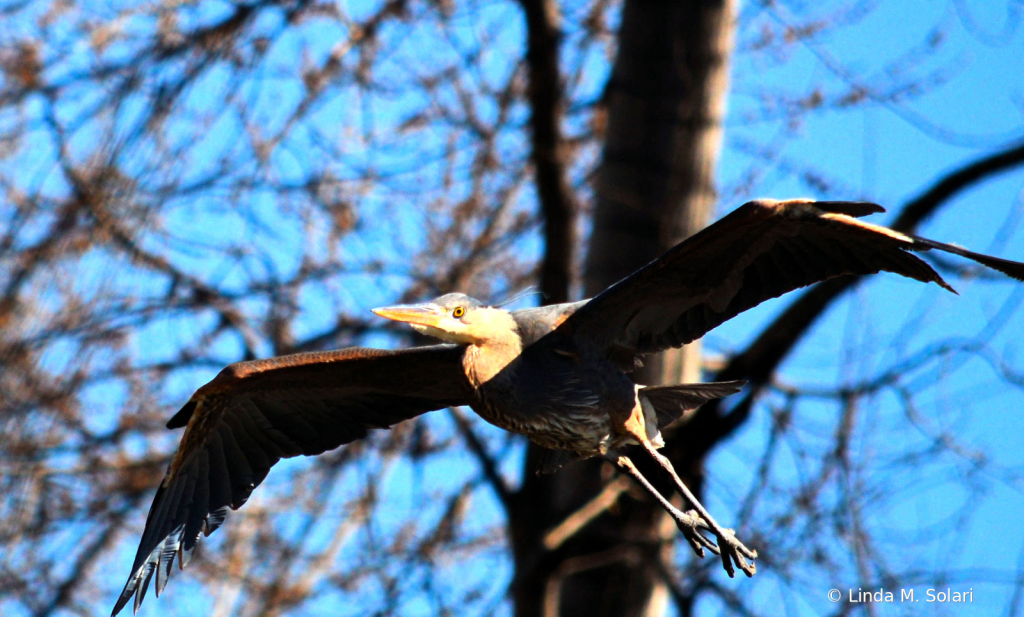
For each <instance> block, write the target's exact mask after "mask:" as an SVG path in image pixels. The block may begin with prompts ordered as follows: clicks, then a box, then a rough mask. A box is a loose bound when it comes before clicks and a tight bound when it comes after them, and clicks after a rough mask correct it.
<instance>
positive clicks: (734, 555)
mask: <svg viewBox="0 0 1024 617" xmlns="http://www.w3.org/2000/svg"><path fill="white" fill-rule="evenodd" d="M672 518H673V519H675V521H676V527H678V528H679V531H681V532H682V534H683V537H684V538H686V541H687V542H689V543H690V547H691V548H693V552H695V553H697V556H698V557H700V558H701V559H703V558H704V555H705V553H704V549H707V550H709V551H711V552H712V553H714V554H715V555H718V556H720V557H721V558H722V566H723V567H724V568H725V571H726V572H728V574H729V576H730V577H733V576H735V575H736V568H737V567H738V568H739V569H740V570H742V571H743V573H744V574H746V575H747V576H748V577H750V576H754V574H756V573H757V565H756V564H754V563H753V561H747V559H750V560H754V559H757V551H755V550H752V549H749V548H747V547H746V546H745V545H744V544H743V543H742V542H740V541H739V539H737V538H736V533H735V532H734V531H733V530H732V529H723V528H721V527H719V532H720V533H719V532H716V531H715V530H714V529H713V528H712V526H711V525H709V524H708V522H707V521H706V520H704V518H703V517H701V515H700V513H698V512H697V511H696V510H689V511H688V512H681V511H679V510H676V511H675V512H672ZM705 531H710V532H711V533H713V534H715V537H716V538H717V539H718V544H717V545H716V544H715V543H714V542H713V541H711V539H710V538H708V537H707V536H706V535H704V533H703V532H705ZM734 564H735V565H734Z"/></svg>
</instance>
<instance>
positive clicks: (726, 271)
mask: <svg viewBox="0 0 1024 617" xmlns="http://www.w3.org/2000/svg"><path fill="white" fill-rule="evenodd" d="M877 212H884V210H883V209H882V207H881V206H878V205H876V204H872V203H864V202H836V201H819V202H815V201H810V200H800V199H795V200H790V201H772V200H758V201H752V202H749V203H746V204H744V205H742V206H740V207H739V208H737V209H736V210H734V211H733V212H731V213H729V214H728V215H726V216H725V217H723V218H722V219H721V220H719V221H717V222H715V223H713V224H712V225H710V226H708V227H707V228H705V229H703V230H701V231H700V232H698V233H697V234H694V235H693V236H691V237H690V238H687V239H686V240H684V241H683V242H681V243H679V244H677V245H676V246H674V247H673V248H671V249H669V250H668V251H667V252H666V253H665V254H664V255H662V256H661V257H658V258H657V259H655V260H654V261H652V262H651V263H649V264H647V265H646V266H644V267H643V268H640V269H639V270H637V271H636V272H634V273H633V274H631V275H629V276H628V277H626V278H624V279H622V280H621V281H619V282H618V283H615V284H614V285H612V286H611V287H609V288H608V289H606V290H605V291H603V292H601V293H600V294H598V295H597V296H595V297H594V298H593V299H592V300H591V301H590V302H588V303H586V304H585V305H583V306H582V307H581V308H580V309H579V310H577V311H576V312H575V313H574V314H573V315H572V316H570V317H568V318H567V319H566V320H565V321H564V323H563V324H561V325H560V326H559V327H560V329H561V330H562V331H563V332H565V333H568V334H570V335H571V336H573V337H574V338H577V339H580V338H583V339H586V340H587V341H588V342H589V343H590V344H591V345H593V346H596V347H598V348H600V349H604V350H606V351H607V352H608V353H609V354H611V355H614V354H620V355H622V354H625V355H631V354H637V353H651V352H656V351H661V350H664V349H668V348H670V347H680V346H682V345H685V344H686V343H689V342H691V341H694V340H696V339H699V338H700V337H702V336H704V334H705V333H706V332H707V331H709V330H711V329H712V328H714V327H715V326H717V325H719V324H721V323H722V322H724V321H726V320H728V319H731V318H732V317H734V316H736V315H738V314H739V313H741V312H743V311H745V310H747V309H750V308H753V307H755V306H757V305H758V304H760V303H762V302H764V301H765V300H768V299H770V298H775V297H778V296H781V295H782V294H784V293H787V292H789V291H792V290H794V289H798V288H800V287H805V286H807V285H811V284H813V283H817V282H819V281H824V280H826V279H830V278H833V277H836V276H842V275H847V274H874V273H876V272H880V271H883V270H884V271H888V272H895V273H897V274H901V275H903V276H907V277H910V278H913V279H917V280H919V281H923V282H935V283H938V284H939V285H942V286H943V287H946V288H947V289H952V288H951V287H949V285H947V284H946V282H945V281H943V280H942V277H941V276H939V274H938V273H937V272H935V270H933V269H932V268H931V266H929V265H928V264H927V263H925V262H924V261H922V260H921V259H919V258H918V257H916V256H914V255H912V254H911V252H912V251H928V250H933V249H934V250H939V251H944V252H948V253H954V254H956V255H960V256H963V257H966V258H968V259H972V260H974V261H977V262H979V263H982V264H984V265H986V266H988V267H990V268H993V269H995V270H998V271H1000V272H1002V273H1004V274H1007V275H1008V276H1011V277H1013V278H1015V279H1017V280H1024V264H1021V263H1018V262H1014V261H1009V260H1006V259H999V258H997V257H990V256H988V255H981V254H978V253H972V252H970V251H967V250H964V249H961V248H959V247H956V246H952V245H949V244H943V243H941V242H934V241H932V240H927V239H925V238H919V237H916V236H910V235H906V234H902V233H899V232H897V231H893V230H891V229H887V228H885V227H882V226H880V225H873V224H871V223H865V222H863V221H859V220H857V219H858V217H862V216H865V215H867V214H872V213H877Z"/></svg>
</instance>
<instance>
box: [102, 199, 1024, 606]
mask: <svg viewBox="0 0 1024 617" xmlns="http://www.w3.org/2000/svg"><path fill="white" fill-rule="evenodd" d="M879 212H884V210H883V209H882V208H881V207H880V206H878V205H875V204H871V203H865V202H837V201H817V202H815V201H810V200H789V201H773V200H758V201H753V202H749V203H747V204H744V205H743V206H741V207H739V208H737V209H736V210H735V211H733V212H732V213H730V214H728V215H727V216H725V217H723V218H722V219H720V220H719V221H717V222H716V223H714V224H712V225H710V226H709V227H707V228H706V229H704V230H702V231H700V232H699V233H697V234H695V235H693V236H692V237H690V238H688V239H687V240H685V241H683V242H681V243H680V244H678V245H676V246H675V247H673V248H672V249H670V250H668V251H667V252H666V253H665V254H663V255H662V256H660V257H658V258H657V259H655V260H654V261H652V262H651V263H649V264H647V265H646V266H644V267H642V268H640V269H639V270H637V271H636V272H634V273H632V274H631V275H629V276H627V277H626V278H624V279H623V280H621V281H619V282H618V283H615V284H614V285H612V286H611V287H609V288H608V289H606V290H604V291H603V292H601V293H600V294H598V295H597V296H595V297H594V298H592V299H590V300H582V301H580V302H574V303H567V304H556V305H551V306H544V307H540V308H529V309H522V310H517V311H508V310H505V309H503V308H498V307H493V306H487V305H485V304H482V303H480V302H478V301H476V300H474V299H472V298H470V297H468V296H465V295H463V294H457V293H454V294H448V295H445V296H441V297H440V298H437V299H435V300H433V301H431V302H427V303H424V304H418V305H403V306H392V307H387V308H379V309H375V310H374V312H375V313H376V314H378V315H380V316H382V317H385V318H388V319H392V320H396V321H400V322H405V323H408V324H409V325H410V326H412V327H413V328H415V329H416V330H418V331H419V332H422V333H424V334H428V335H430V336H433V337H436V338H438V339H440V340H441V341H443V343H442V344H439V345H433V346H428V347H418V348H413V349H403V350H382V349H365V348H349V349H341V350H337V351H324V352H313V353H300V354H295V355H289V356H281V357H277V358H269V359H265V360H253V361H249V362H238V363H235V364H232V365H230V366H228V367H227V368H225V369H224V370H223V371H221V372H220V374H219V375H217V377H215V378H214V379H213V381H211V382H210V383H208V384H206V385H204V386H203V387H201V388H199V389H198V390H197V391H196V392H195V394H193V395H192V397H191V398H190V399H189V401H188V402H187V403H186V404H185V406H184V407H182V409H181V410H180V411H179V412H178V413H177V414H175V415H174V416H173V417H172V418H171V419H170V421H169V422H168V423H167V427H168V428H171V429H176V428H181V427H184V428H185V432H184V434H183V435H182V438H181V444H180V445H179V446H178V450H177V452H176V453H175V454H174V456H173V458H172V459H171V462H170V465H169V467H168V469H167V474H166V475H165V476H164V479H163V481H162V482H161V483H160V486H159V487H158V488H157V492H156V497H155V498H154V499H153V505H152V507H151V508H150V511H149V516H148V518H147V519H146V527H145V531H143V534H142V540H141V543H140V545H139V550H138V553H137V554H136V556H135V563H134V564H133V565H132V570H131V573H130V575H129V577H128V582H127V583H126V584H125V586H124V589H123V591H122V592H121V595H120V596H119V597H118V599H117V603H116V604H115V606H114V610H113V613H112V615H116V614H117V613H118V612H120V611H121V609H122V608H124V606H125V605H126V604H127V603H128V602H129V601H130V600H131V599H132V596H134V598H135V600H134V610H135V611H138V609H139V606H140V605H141V603H142V600H143V598H144V597H145V594H146V590H147V588H148V587H149V582H150V579H151V578H152V577H153V576H154V574H155V576H156V592H157V594H158V595H159V594H160V593H161V592H162V591H163V590H164V587H165V586H166V585H167V580H168V577H169V575H170V572H171V568H172V566H173V564H174V561H175V559H177V561H178V565H179V567H180V568H184V567H185V564H187V563H188V560H189V558H190V557H191V556H192V554H193V551H194V550H195V547H196V544H197V542H198V541H199V538H200V535H202V534H205V535H209V534H211V533H212V532H213V531H215V530H216V529H217V528H218V527H219V526H220V525H221V524H222V523H223V522H224V520H225V518H226V516H227V514H228V512H229V510H236V509H238V508H239V507H241V506H242V504H244V503H245V501H246V499H248V498H249V495H250V494H251V493H252V491H253V490H254V489H255V488H256V487H257V486H258V485H259V484H260V483H261V482H262V481H263V479H264V478H265V477H266V476H267V472H269V471H270V468H271V467H272V466H273V465H274V463H276V462H277V461H279V460H280V459H282V458H287V457H292V456H298V455H307V456H312V455H316V454H320V453H322V452H325V451H327V450H331V449H334V448H337V447H338V446H340V445H342V444H346V443H349V442H352V441H354V440H356V439H360V438H362V437H365V436H366V434H367V431H369V430H370V429H375V428H378V429H383V428H388V427H390V426H392V425H394V424H396V423H398V422H401V421H403V420H408V419H410V418H414V417H416V416H418V415H420V414H423V413H426V412H428V411H432V410H436V409H443V408H446V407H452V406H458V405H466V406H469V407H470V408H472V409H473V410H474V411H475V412H476V413H478V414H479V415H480V416H481V417H483V418H484V419H485V420H487V421H488V422H490V423H492V424H495V425H497V426H499V427H501V428H503V429H506V430H509V431H512V432H515V433H519V434H522V435H525V436H526V437H527V438H529V439H530V440H531V441H533V442H534V443H536V444H539V445H541V446H543V447H545V448H549V449H551V450H554V451H556V452H559V453H561V455H562V459H560V460H571V459H578V458H588V457H594V456H602V457H605V458H607V459H608V460H610V461H612V462H614V463H615V464H616V465H617V466H618V467H619V468H620V469H622V470H623V471H624V472H626V473H628V474H629V475H631V476H632V477H633V478H635V479H636V480H637V481H638V482H639V483H640V484H641V485H642V486H643V487H644V488H645V489H646V490H647V491H648V492H649V493H650V494H651V495H652V496H653V497H654V498H655V499H657V500H658V502H659V503H660V504H661V505H662V507H664V508H665V510H666V511H667V512H668V513H669V514H670V515H671V516H672V517H673V519H674V520H675V522H676V524H677V526H678V527H679V529H680V531H681V532H682V534H683V536H684V537H685V538H686V540H687V541H688V542H689V543H690V545H691V546H692V547H693V549H694V550H695V551H696V552H697V554H698V555H700V556H701V557H703V556H704V553H705V549H707V550H709V551H711V552H713V553H715V554H717V555H719V556H720V558H721V560H722V563H723V566H724V567H725V569H726V571H727V572H728V573H729V575H730V576H732V575H733V574H734V572H735V569H736V568H739V569H740V570H742V571H743V572H744V573H746V574H747V575H748V576H753V574H754V572H755V566H754V563H753V560H754V559H755V558H756V557H757V553H756V551H754V550H751V549H749V548H748V547H746V546H745V545H744V544H743V543H742V542H740V541H739V540H738V539H737V538H736V536H735V534H734V533H733V532H732V531H731V530H728V529H724V528H722V527H721V526H720V525H719V524H718V523H717V522H716V521H715V520H714V518H712V516H711V515H710V514H709V513H708V512H707V510H706V509H705V508H704V507H703V506H702V505H701V504H700V502H699V501H697V499H696V498H695V497H694V496H693V494H692V493H691V492H690V491H689V489H688V488H687V487H686V485H685V484H684V483H683V482H682V481H681V480H680V479H679V476H678V475H677V474H676V472H675V470H674V469H673V468H672V464H671V462H670V461H669V460H668V459H667V458H665V457H664V456H663V455H662V454H661V453H659V452H658V449H659V448H660V447H661V446H662V445H663V444H664V442H663V440H662V436H661V432H660V430H659V429H660V428H662V427H664V426H666V425H667V424H668V423H670V422H672V421H673V420H675V419H678V418H679V417H680V416H681V415H682V414H683V413H684V412H686V411H689V410H692V409H695V408H697V407H698V406H700V405H701V404H702V403H704V402H706V401H709V400H712V399H716V398H721V397H724V396H727V395H729V394H731V393H733V392H737V391H738V390H739V389H740V388H741V387H742V383H741V382H719V383H705V384H680V385H669V386H655V387H644V386H642V385H637V384H635V383H634V382H633V381H632V380H631V379H630V377H629V373H630V372H631V371H632V370H633V369H634V367H635V366H636V362H637V359H638V357H639V356H641V355H643V354H649V353H655V352H659V351H663V350H665V349H668V348H671V347H680V346H682V345H685V344H687V343H689V342H691V341H695V340H697V339H699V338H701V337H702V336H703V335H704V334H705V333H706V332H708V331H709V330H711V329H712V328H714V327H715V326H717V325H719V324H721V323H722V322H724V321H726V320H728V319H731V318H732V317H734V316H736V315H737V314H739V313H741V312H743V311H745V310H747V309H749V308H752V307H754V306H757V305H758V304H760V303H762V302H764V301H765V300H768V299H770V298H775V297H777V296H780V295H782V294H784V293H786V292H789V291H792V290H794V289H798V288H800V287H805V286H807V285H811V284H813V283H816V282H819V281H824V280H826V279H830V278H833V277H837V276H842V275H863V274H873V273H876V272H880V271H883V270H884V271H887V272H895V273H896V274H900V275H903V276H906V277H910V278H912V279H916V280H918V281H922V282H925V283H928V282H933V283H937V284H938V285H940V286H942V287H944V288H946V289H948V290H950V291H953V289H952V287H950V286H949V285H948V284H947V283H946V282H945V281H944V280H943V279H942V277H941V276H939V274H938V273H937V272H936V271H935V270H934V269H932V267H931V266H929V265H928V264H927V263H926V262H924V261H922V260H921V259H920V258H918V257H917V256H915V255H914V254H913V253H915V252H921V251H929V250H938V251H944V252H947V253H953V254H956V255H959V256H962V257H966V258H968V259H971V260H974V261H976V262H979V263H981V264H983V265H985V266H988V267H990V268H993V269H995V270H998V271H999V272H1002V273H1004V274H1006V275H1008V276H1010V277H1012V278H1014V279H1017V280H1020V281H1024V264H1022V263H1018V262H1014V261H1008V260H1005V259H999V258H996V257H990V256H987V255H981V254H978V253H973V252H971V251H967V250H965V249H962V248H959V247H956V246H953V245H949V244H943V243H940V242H935V241H932V240H927V239H924V238H919V237H916V236H911V235H906V234H902V233H899V232H897V231H893V230H891V229H887V228H885V227H881V226H878V225H873V224H870V223H866V222H863V221H861V220H858V219H859V218H860V217H863V216H866V215H868V214H873V213H879ZM629 445H639V446H640V447H641V449H642V450H643V451H644V452H645V453H646V454H647V455H649V456H651V457H653V458H654V459H655V460H656V461H657V462H658V463H659V464H660V465H661V466H662V467H663V468H664V469H665V471H666V473H667V474H668V475H669V476H670V477H671V478H672V479H673V481H674V484H675V487H676V489H677V490H678V491H679V492H680V493H681V494H682V495H683V497H685V498H686V500H687V501H689V503H690V504H691V506H692V508H693V509H691V510H689V511H687V512H683V511H681V510H679V509H678V508H676V507H675V506H673V505H672V504H671V503H670V502H669V500H668V498H667V497H666V496H664V495H662V494H661V493H659V492H658V490H656V489H655V488H654V487H653V486H652V485H651V484H650V482H648V480H647V478H645V477H644V476H643V475H642V474H641V473H640V472H639V471H638V470H637V468H636V467H635V466H634V465H633V462H632V461H631V460H630V459H629V457H628V456H626V455H625V454H624V453H623V450H624V448H625V447H626V446H629ZM709 535H710V536H713V537H714V540H712V539H711V538H709V537H708V536H709Z"/></svg>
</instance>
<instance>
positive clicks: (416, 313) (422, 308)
mask: <svg viewBox="0 0 1024 617" xmlns="http://www.w3.org/2000/svg"><path fill="white" fill-rule="evenodd" d="M372 310H373V312H374V313H375V314H377V315H380V316H381V317H384V318H385V319H392V320H394V321H401V322H404V323H411V324H417V325H421V326H432V327H435V328H436V327H437V324H439V323H441V318H442V317H444V313H443V312H441V311H440V310H438V309H437V308H436V307H434V306H433V305H430V304H401V305H399V306H384V307H381V308H375V309H372Z"/></svg>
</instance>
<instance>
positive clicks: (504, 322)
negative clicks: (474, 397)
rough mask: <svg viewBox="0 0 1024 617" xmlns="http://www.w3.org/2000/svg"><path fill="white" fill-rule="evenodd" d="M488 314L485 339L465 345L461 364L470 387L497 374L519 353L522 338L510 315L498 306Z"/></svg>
mask: <svg viewBox="0 0 1024 617" xmlns="http://www.w3.org/2000/svg"><path fill="white" fill-rule="evenodd" d="M491 310H493V311H494V313H493V314H492V315H489V316H488V317H489V321H491V327H489V328H488V329H487V331H488V333H489V336H488V338H487V339H485V340H483V341H480V342H477V343H474V344H471V345H469V346H468V347H467V348H466V353H465V355H464V356H463V359H462V363H463V365H464V367H465V369H466V375H467V376H468V377H469V380H470V382H472V384H473V386H474V387H477V388H479V387H480V386H481V385H482V384H484V383H487V382H488V381H490V380H491V379H492V378H494V376H495V375H497V374H498V373H500V372H501V371H502V370H503V369H504V368H505V367H506V366H508V365H509V364H510V363H511V362H512V361H513V360H515V359H516V358H518V357H519V355H520V354H521V353H522V352H523V339H522V337H521V336H520V335H519V329H518V328H517V326H516V322H515V320H514V319H513V318H512V314H511V313H509V312H508V311H504V310H501V309H491Z"/></svg>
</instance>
